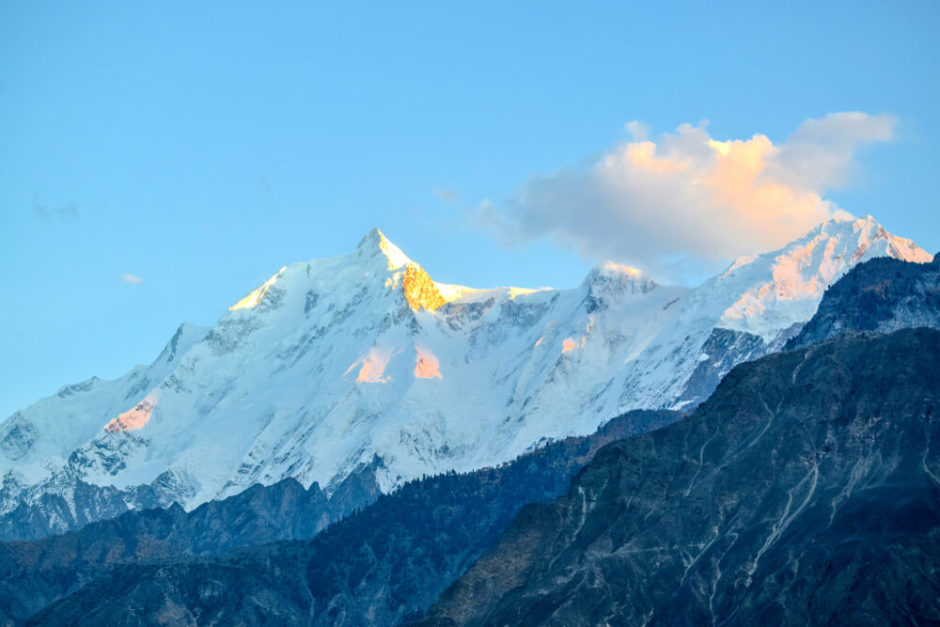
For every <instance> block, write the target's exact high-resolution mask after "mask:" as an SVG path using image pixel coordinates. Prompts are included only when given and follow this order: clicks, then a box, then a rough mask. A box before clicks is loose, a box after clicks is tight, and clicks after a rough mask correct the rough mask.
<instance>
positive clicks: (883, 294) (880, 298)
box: [787, 254, 940, 348]
mask: <svg viewBox="0 0 940 627" xmlns="http://www.w3.org/2000/svg"><path fill="white" fill-rule="evenodd" d="M913 327H931V328H935V329H936V328H940V254H938V255H937V256H935V257H934V258H933V261H932V262H930V263H911V262H906V261H901V260H898V259H890V258H885V257H882V258H878V259H872V260H871V261H867V262H865V263H863V264H860V265H858V266H856V267H855V268H853V269H852V270H851V271H850V272H849V273H848V274H846V275H845V277H843V278H842V279H841V280H840V281H838V282H837V283H836V284H835V285H833V286H832V287H831V288H829V290H827V291H826V293H825V295H824V296H823V299H822V301H821V302H820V303H819V309H818V310H817V311H816V314H815V315H814V316H813V317H812V319H811V320H810V321H809V322H807V323H806V325H805V326H804V327H803V329H802V331H801V332H800V334H799V335H798V336H797V337H795V338H793V340H791V341H790V342H789V343H788V344H787V347H788V348H796V347H798V346H807V345H809V344H813V343H816V342H821V341H823V340H825V339H828V338H830V337H832V336H834V335H837V334H839V333H844V332H846V331H879V332H881V333H888V332H891V331H896V330H897V329H905V328H913Z"/></svg>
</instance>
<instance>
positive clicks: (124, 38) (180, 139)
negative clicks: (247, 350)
mask: <svg viewBox="0 0 940 627" xmlns="http://www.w3.org/2000/svg"><path fill="white" fill-rule="evenodd" d="M819 5H822V6H819ZM938 7H940V4H938V3H936V2H903V1H902V2H897V1H895V2H861V3H859V2H828V3H818V2H807V3H803V2H786V3H764V2H739V3H738V2H735V3H697V2H689V3H659V2H657V3H643V4H642V5H641V4H638V3H625V2H616V3H610V4H605V3H592V4H590V5H589V4H588V3H570V4H558V3H548V2H532V3H521V2H520V3H482V2H474V3H467V4H466V5H464V6H462V7H461V6H457V5H456V4H455V3H434V4H431V3H428V4H412V3H374V4H358V3H330V4H325V3H324V4H315V3H309V2H297V3H290V2H284V3H238V2H225V3H222V2H211V3H210V2H206V3H183V2H159V3H136V2H113V3H108V2H88V3H77V2H76V3H65V2H43V1H31V2H7V3H3V5H2V6H0V250H2V253H0V254H2V262H3V263H2V265H0V279H2V282H3V286H4V293H5V298H4V303H3V307H2V309H0V312H2V313H0V316H2V320H0V321H2V327H0V328H2V329H3V332H2V336H0V373H2V376H0V418H2V417H4V416H6V415H8V414H9V413H11V412H12V411H14V410H15V409H17V408H20V407H22V406H25V405H27V404H28V403H30V402H32V401H33V400H36V399H37V398H38V397H40V396H43V395H48V394H51V393H53V392H55V391H56V390H57V389H58V388H59V387H60V386H61V385H64V384H66V383H71V382H75V381H78V380H82V379H85V378H87V377H89V376H91V375H98V376H102V377H114V376H118V375H120V374H123V373H124V372H126V371H127V370H128V369H129V368H130V367H131V366H132V365H133V364H135V363H145V362H149V361H150V360H152V359H153V357H155V356H156V354H157V353H158V352H159V350H160V349H161V348H162V346H163V345H164V343H165V342H166V341H167V340H168V339H169V337H170V336H171V335H172V333H173V331H174V330H175V328H176V326H177V325H178V324H179V323H180V322H181V321H184V320H186V321H192V322H196V323H200V324H210V323H212V322H214V321H215V320H216V319H217V318H218V316H219V315H220V314H222V313H223V312H224V311H225V308H226V307H227V306H228V305H230V304H231V303H233V302H235V301H236V300H238V299H239V298H240V297H241V296H242V295H243V294H244V293H245V292H246V291H248V290H249V289H251V288H253V287H255V286H256V285H257V284H258V283H260V282H261V281H263V280H264V279H266V278H267V277H268V276H270V275H271V274H272V273H273V272H275V271H276V270H277V269H278V268H279V267H281V266H282V265H284V264H286V263H289V262H293V261H299V260H304V259H309V258H316V257H324V256H329V255H334V254H339V253H343V252H347V251H349V250H351V249H352V248H353V247H354V246H355V245H356V243H357V242H358V240H359V238H360V237H361V236H362V235H363V234H364V233H365V232H366V231H367V230H368V229H369V228H370V227H372V226H379V227H380V228H382V229H383V230H384V231H385V233H386V234H387V235H388V236H389V238H390V239H391V240H392V241H394V242H396V243H397V244H399V246H401V247H402V248H403V249H404V250H405V252H406V253H408V254H409V255H410V256H411V257H412V258H413V259H415V260H416V261H418V262H419V263H421V264H422V265H424V267H425V268H426V269H427V270H428V271H429V273H430V274H431V276H433V277H435V278H436V279H438V280H441V281H445V282H453V283H464V284H469V285H478V286H488V285H497V284H515V285H526V286H539V285H549V284H550V285H556V286H560V287H566V286H572V285H575V284H577V283H578V282H579V281H580V280H581V278H582V277H583V275H584V274H585V273H586V272H587V270H588V268H589V267H590V265H592V263H593V260H591V259H584V258H583V257H582V255H581V254H580V253H579V252H578V251H577V250H572V249H570V248H566V247H564V246H559V245H556V243H555V242H554V241H553V240H551V239H548V238H541V239H537V240H534V241H527V242H524V243H521V244H520V245H518V246H513V247H509V248H504V247H502V246H501V245H500V244H499V243H497V242H496V240H495V239H494V237H493V236H492V234H491V233H489V232H488V231H486V230H485V229H480V228H476V227H475V226H474V224H475V222H474V220H473V219H471V218H470V217H469V216H470V215H471V214H472V213H473V211H474V208H476V207H479V206H480V203H481V202H483V201H484V200H489V201H490V202H492V203H495V205H496V206H499V205H500V203H505V202H507V201H508V199H511V198H513V196H514V195H515V194H516V193H517V191H518V190H519V189H520V186H522V185H523V184H524V183H525V182H526V181H527V180H530V177H532V176H533V175H536V174H539V173H541V174H546V175H551V173H553V172H556V171H558V170H560V169H564V168H572V167H575V168H576V167H578V165H579V164H584V163H590V162H591V161H592V160H594V159H596V158H597V157H598V155H601V154H603V153H604V152H605V151H607V150H609V149H610V148H611V147H612V146H615V145H616V144H618V143H619V142H624V141H627V140H629V139H630V133H628V132H627V130H626V129H625V124H626V123H627V122H629V121H631V120H640V121H642V122H644V123H645V124H646V125H648V127H649V128H650V129H651V130H652V133H653V135H658V134H659V133H662V132H673V131H675V129H676V128H677V127H678V126H679V125H680V124H681V123H686V122H687V123H691V124H693V125H694V124H697V123H698V122H700V121H701V120H703V119H706V118H707V119H708V120H709V121H710V124H709V126H708V132H709V133H710V135H711V136H712V137H714V138H716V139H730V138H738V139H747V138H750V137H751V136H752V135H753V134H755V133H763V134H766V135H767V136H768V137H769V138H770V139H771V140H773V141H774V143H778V142H781V141H783V140H785V139H786V138H787V136H788V135H790V134H791V133H793V132H794V131H795V130H796V129H797V128H798V127H799V125H800V124H801V123H802V122H803V121H804V120H806V119H809V118H822V117H823V116H825V115H826V114H829V113H832V112H838V111H863V112H867V113H870V114H884V113H887V114H891V115H893V116H894V117H895V118H896V120H897V124H896V126H895V130H894V139H893V140H892V141H890V142H884V143H879V144H877V145H872V146H869V147H868V148H866V149H864V150H861V151H859V152H858V154H857V155H856V160H857V161H858V165H857V168H856V169H855V171H854V174H853V175H852V177H851V178H850V181H849V183H848V184H847V185H845V186H842V187H841V188H839V189H832V190H827V193H826V198H829V199H832V200H833V201H835V202H837V203H838V205H839V206H840V207H842V208H844V209H846V210H848V211H851V212H853V213H855V214H858V215H865V214H867V213H871V214H873V215H874V216H875V217H877V218H878V219H879V220H880V221H881V222H882V223H883V224H884V225H885V226H886V227H887V228H888V229H889V230H890V231H892V232H894V233H896V234H898V235H902V236H907V237H912V238H914V239H915V241H917V242H918V243H919V244H920V245H921V246H923V247H924V248H927V249H928V250H930V251H931V252H933V251H936V250H938V249H940V228H938V227H940V224H938V223H940V219H938V211H937V200H938V194H937V191H936V190H937V175H938V172H937V163H938V160H937V157H936V156H935V151H936V150H937V147H938V145H940V125H938V122H940V120H938V114H937V111H938V104H940V101H938V95H940V88H938V85H940V76H938V69H937V68H938V67H940V55H938V44H937V39H938V38H937V33H938V32H940V19H938V18H940V9H938ZM755 252H757V251H755ZM125 274H127V275H134V276H137V277H140V278H141V279H142V283H139V284H134V283H128V282H126V281H124V280H122V275H125Z"/></svg>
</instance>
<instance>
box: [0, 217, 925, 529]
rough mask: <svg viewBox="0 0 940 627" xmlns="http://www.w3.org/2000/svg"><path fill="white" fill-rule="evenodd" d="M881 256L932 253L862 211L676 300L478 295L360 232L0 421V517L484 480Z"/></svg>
mask: <svg viewBox="0 0 940 627" xmlns="http://www.w3.org/2000/svg"><path fill="white" fill-rule="evenodd" d="M878 255H890V256H894V257H898V258H901V259H906V260H911V261H928V260H929V259H930V256H929V255H927V253H925V252H924V251H922V250H920V249H919V248H917V247H916V246H914V245H913V244H912V243H911V242H910V241H908V240H903V239H900V238H896V237H894V236H892V235H890V234H888V233H886V232H885V231H884V230H883V229H882V228H881V227H880V226H879V225H878V224H877V223H876V222H875V221H874V220H873V219H872V218H870V217H869V218H866V219H863V220H855V221H842V222H827V223H825V224H822V225H820V226H819V227H817V229H815V230H814V231H813V232H811V233H809V234H808V235H807V236H805V237H804V238H801V239H800V240H798V241H796V242H794V243H792V244H790V245H789V246H787V247H785V248H784V249H782V250H780V251H776V252H774V253H769V254H766V255H761V256H757V257H754V258H752V259H739V260H738V261H736V262H735V263H734V264H733V265H732V266H731V267H730V268H729V269H728V270H726V271H725V272H724V273H722V274H721V275H719V276H717V277H715V278H713V279H711V280H709V281H707V282H706V283H704V284H703V285H701V286H700V287H698V288H696V289H694V290H690V289H689V288H684V287H674V286H672V287H671V286H662V285H657V284H656V283H654V282H653V281H652V280H651V279H650V278H649V277H647V276H645V275H644V274H642V273H641V272H639V271H637V270H634V269H631V268H626V267H623V266H618V265H615V264H607V265H606V266H604V267H601V268H597V269H595V270H592V271H591V272H590V273H589V275H588V276H587V277H586V278H585V280H584V282H583V283H582V284H581V285H579V286H578V287H576V288H574V289H568V290H552V289H544V290H538V291H533V290H522V289H515V288H498V289H485V290H476V289H470V288H464V287H461V286H454V285H446V284H440V283H435V282H434V281H432V280H431V278H430V277H429V276H428V275H427V274H426V273H425V272H424V270H423V269H421V267H420V266H418V265H417V264H415V263H414V262H412V261H411V260H410V259H408V257H407V256H406V255H405V254H404V253H403V252H402V251H401V250H399V249H398V248H397V247H396V246H394V244H392V243H391V242H389V241H388V240H387V239H386V238H385V237H384V236H383V235H382V234H381V233H380V232H379V231H378V230H374V231H372V232H370V233H369V234H367V235H366V236H365V238H363V240H362V241H361V242H360V244H359V246H358V247H357V249H356V250H355V251H354V252H353V253H351V254H349V255H344V256H340V257H334V258H330V259H324V260H318V261H311V262H307V263H298V264H293V265H290V266H286V267H284V268H282V269H281V270H280V271H278V272H277V273H276V274H275V275H274V276H272V277H271V278H270V279H269V280H267V281H266V282H265V283H264V284H262V285H261V286H259V287H258V288H256V289H255V290H253V291H251V292H250V293H249V294H248V295H247V296H245V297H244V298H242V299H241V300H239V301H238V302H236V303H235V304H234V305H233V306H232V307H231V308H230V311H229V312H228V313H227V314H226V315H225V316H223V317H222V319H221V320H219V322H218V323H217V324H216V326H215V327H213V328H212V329H200V328H197V327H193V326H190V325H184V326H183V327H181V328H180V331H179V332H177V334H176V336H174V338H173V340H171V342H170V344H169V345H168V346H167V348H166V349H165V350H164V352H163V353H161V355H160V357H158V359H157V360H156V361H155V362H154V363H153V364H152V365H151V366H149V367H147V368H143V367H138V368H135V369H134V370H133V371H131V372H130V373H129V374H128V375H126V376H125V377H123V378H121V379H119V380H116V381H111V382H105V381H100V380H96V379H92V380H90V381H87V382H85V383H83V384H78V385H76V386H70V387H67V388H63V390H62V391H60V393H59V394H58V395H56V396H55V397H50V398H47V399H43V400H41V401H39V402H37V403H35V404H33V405H32V406H30V407H29V408H27V409H25V410H23V411H20V412H17V413H15V414H14V415H12V416H10V417H9V418H8V419H7V420H6V421H4V422H3V423H2V424H0V472H2V473H3V486H2V489H0V514H4V513H7V512H10V511H11V510H13V509H14V508H15V507H17V506H20V507H22V506H23V505H22V504H23V503H26V504H29V503H36V502H39V499H40V496H42V495H48V494H50V493H51V494H66V493H68V491H69V490H70V487H69V486H72V485H74V484H75V483H76V482H83V483H87V484H91V485H99V486H114V488H115V489H117V490H119V491H123V492H122V493H126V494H128V495H130V494H132V493H134V491H135V490H138V492H139V486H142V485H146V486H152V487H154V488H159V489H157V490H156V492H155V494H156V497H155V498H157V499H158V500H160V501H162V502H167V503H168V502H170V501H172V500H177V501H179V502H180V503H182V504H183V505H184V506H186V507H193V506H195V505H198V504H199V503H202V502H204V501H206V500H209V499H213V498H218V497H223V496H227V495H230V494H234V493H237V492H239V491H241V490H242V489H244V488H246V487H248V486H249V485H251V484H253V483H257V482H262V483H266V484H267V483H273V482H276V481H278V480H280V479H282V478H284V477H288V476H291V477H295V478H297V479H299V480H300V481H301V482H302V483H304V484H305V485H309V484H310V483H312V482H314V481H317V482H319V483H320V484H321V485H323V486H326V487H327V489H329V488H330V487H331V486H334V485H336V483H337V482H338V481H340V480H342V479H343V478H344V477H346V476H347V475H349V474H350V473H351V472H353V471H355V470H357V469H361V468H363V467H365V466H368V465H370V464H373V463H374V462H375V461H376V457H378V463H377V464H376V466H377V468H378V470H377V473H378V474H377V479H378V481H379V483H380V485H381V487H382V488H383V489H385V490H389V489H391V488H393V487H394V486H396V485H398V484H400V483H402V482H403V481H406V480H408V479H411V478H414V477H417V476H420V475H422V474H431V473H436V472H440V471H445V470H450V469H456V470H468V469H472V468H476V467H480V466H484V465H492V464H497V463H500V462H502V461H506V460H508V459H511V458H513V457H514V456H516V455H518V454H519V453H521V452H523V451H524V450H526V449H528V448H531V447H532V446H535V445H537V444H539V443H540V442H543V441H545V440H546V439H551V438H559V437H563V436H565V435H569V434H574V433H587V432H591V431H593V430H594V429H595V428H596V427H597V426H599V425H600V424H601V423H603V422H604V421H606V420H607V419H609V418H611V417H612V416H614V415H616V414H617V413H619V412H620V411H622V410H624V409H629V408H659V407H674V406H682V405H688V404H691V403H694V402H696V401H698V400H701V399H702V397H703V395H707V393H709V392H710V391H711V390H710V389H708V388H709V386H712V384H711V381H712V379H714V378H715V377H717V376H720V375H721V374H722V371H727V368H730V366H732V365H734V364H735V363H737V362H739V361H741V360H742V359H746V358H750V357H754V356H757V355H759V354H763V352H766V351H767V350H770V349H771V348H772V347H773V346H776V345H777V344H778V343H780V342H782V341H784V340H785V339H786V337H788V332H792V330H793V328H794V325H797V326H798V325H799V324H800V323H802V322H804V321H805V320H807V319H808V318H809V317H810V316H812V314H813V312H814V311H815V308H816V306H817V304H818V302H819V300H820V298H821V296H822V293H823V291H824V290H825V288H826V285H827V284H829V283H830V282H832V281H834V280H835V279H837V278H838V277H839V276H841V274H843V273H844V272H846V271H847V270H848V269H849V268H850V267H852V266H853V265H854V264H856V263H858V262H860V261H862V260H865V259H868V258H870V257H872V256H878ZM712 387H713V386H712ZM125 500H126V504H127V506H128V507H135V506H137V505H138V504H137V502H136V501H135V499H134V498H130V497H128V498H127V499H125ZM66 501H67V502H68V501H69V499H68V497H67V496H66ZM70 507H73V508H74V507H78V506H77V505H75V504H70ZM88 515H89V516H92V517H93V516H94V514H93V513H90V514H88ZM53 526H54V525H53ZM60 526H65V523H62V525H60Z"/></svg>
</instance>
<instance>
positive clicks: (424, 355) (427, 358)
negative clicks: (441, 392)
mask: <svg viewBox="0 0 940 627" xmlns="http://www.w3.org/2000/svg"><path fill="white" fill-rule="evenodd" d="M417 351H418V357H417V360H416V362H415V376H416V377H418V378H419V379H431V378H433V377H437V378H438V379H443V378H444V377H442V376H441V365H440V363H439V362H438V361H437V357H436V356H435V355H434V353H432V352H431V350H430V349H428V348H417Z"/></svg>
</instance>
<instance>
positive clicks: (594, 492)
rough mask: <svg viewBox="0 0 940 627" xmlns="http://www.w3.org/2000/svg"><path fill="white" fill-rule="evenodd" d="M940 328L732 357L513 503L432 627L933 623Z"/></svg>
mask: <svg viewBox="0 0 940 627" xmlns="http://www.w3.org/2000/svg"><path fill="white" fill-rule="evenodd" d="M938 622H940V332H937V331H935V330H929V329H914V330H904V331H898V332H896V333H893V334H891V335H887V336H876V335H871V334H869V335H868V336H862V335H854V336H843V337H839V338H836V339H834V340H831V341H829V342H826V343H823V344H820V345H816V346H813V347H810V348H806V349H801V350H796V351H792V352H786V353H780V354H776V355H771V356H769V357H766V358H763V359H761V360H759V361H756V362H751V363H748V364H744V365H741V366H739V367H737V368H735V369H734V370H733V371H732V372H731V373H730V374H729V375H728V376H727V377H726V378H725V379H724V381H723V382H722V383H721V385H720V386H719V388H718V390H717V391H716V392H715V393H714V395H712V397H711V398H710V399H709V400H708V401H707V402H706V403H705V404H703V405H702V406H701V407H700V408H699V409H698V410H697V411H696V412H695V413H694V414H693V415H691V416H689V417H687V418H685V419H682V420H680V421H678V422H676V423H675V424H673V425H670V426H668V427H666V428H663V429H660V430H658V431H655V432H652V433H648V434H645V435H641V436H637V437H634V438H631V439H628V440H624V441H620V442H616V443H613V444H611V445H609V446H607V447H605V448H604V449H602V450H601V451H599V452H598V454H597V455H596V456H595V458H594V459H593V461H592V462H591V463H590V464H589V465H588V466H587V467H586V468H585V469H584V470H583V471H582V472H581V474H580V475H579V476H578V477H577V478H576V480H575V481H574V482H573V484H572V487H571V489H570V490H569V492H568V494H567V496H565V497H563V498H562V499H559V500H558V501H556V502H554V503H551V504H547V505H531V506H528V507H526V508H525V509H524V510H523V511H522V512H521V513H520V515H519V516H518V517H517V519H516V520H515V521H514V523H513V524H512V526H511V527H510V528H509V530H508V531H507V533H506V534H505V535H504V537H503V538H502V540H501V541H500V543H499V544H498V545H496V546H495V547H494V548H493V549H491V550H490V551H489V552H487V553H486V554H485V555H484V556H483V557H482V558H481V559H480V560H478V561H477V562H476V564H475V565H474V566H473V567H472V568H471V569H470V570H469V571H468V572H467V573H466V574H465V575H464V576H463V577H461V578H460V579H459V580H458V581H457V582H456V583H454V584H453V585H452V586H451V587H450V588H449V589H448V590H447V591H446V592H445V593H444V594H443V595H442V597H441V599H440V600H439V602H438V603H437V604H436V605H435V606H434V608H433V609H432V610H431V611H430V612H429V615H428V617H427V618H426V619H425V620H424V621H423V623H422V624H425V625H452V624H460V625H482V624H487V625H494V624H499V625H507V624H557V625H598V624H605V623H606V624H610V625H632V624H666V625H674V624H781V623H786V624H810V623H812V624H830V623H831V624H852V625H858V624H901V623H905V624H908V623H909V624H927V623H930V624H937V623H938Z"/></svg>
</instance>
